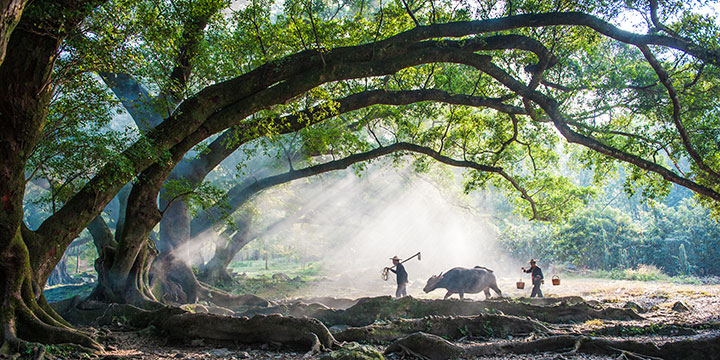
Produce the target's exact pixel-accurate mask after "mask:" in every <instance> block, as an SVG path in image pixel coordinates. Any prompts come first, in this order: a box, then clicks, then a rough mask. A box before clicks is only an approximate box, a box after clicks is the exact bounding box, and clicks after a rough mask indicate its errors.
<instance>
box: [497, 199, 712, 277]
mask: <svg viewBox="0 0 720 360" xmlns="http://www.w3.org/2000/svg"><path fill="white" fill-rule="evenodd" d="M630 204H632V206H630V207H629V208H627V209H623V208H617V207H607V208H605V207H603V208H599V207H598V206H597V205H595V206H591V207H589V208H587V209H585V210H582V211H579V212H578V213H577V214H575V215H573V216H572V217H570V218H569V219H568V220H567V222H565V223H561V224H557V225H541V224H532V225H512V226H509V227H507V228H506V229H505V230H504V231H503V232H502V233H501V235H500V240H501V242H502V243H503V245H504V246H505V247H506V248H507V249H508V250H509V251H510V252H511V253H513V254H514V255H515V256H516V257H518V258H522V259H525V258H528V257H536V258H538V257H539V258H541V259H543V260H544V261H546V262H555V263H565V264H571V265H573V266H574V267H575V268H581V269H582V268H586V269H591V270H594V271H595V274H596V275H597V276H601V277H611V278H618V279H628V280H653V279H667V275H664V274H662V273H665V274H670V275H684V276H688V275H690V276H693V275H694V276H710V275H715V276H717V275H720V267H718V264H717V261H716V259H717V256H720V253H718V245H720V224H718V223H717V222H716V221H714V220H709V219H710V212H709V210H708V209H706V208H703V207H702V206H701V205H699V204H697V202H695V201H693V200H692V199H690V198H685V199H682V200H680V201H679V202H678V203H677V204H676V205H675V206H668V205H665V204H660V203H653V204H652V207H644V206H643V205H642V204H640V203H639V202H638V201H637V200H635V202H634V203H633V202H630ZM682 281H690V282H693V281H695V280H693V279H692V278H691V277H690V278H688V279H686V280H682Z"/></svg>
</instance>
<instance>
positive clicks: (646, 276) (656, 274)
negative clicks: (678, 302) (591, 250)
mask: <svg viewBox="0 0 720 360" xmlns="http://www.w3.org/2000/svg"><path fill="white" fill-rule="evenodd" d="M573 275H576V276H570V277H573V278H574V277H578V278H579V277H591V278H599V279H613V280H633V281H667V282H672V283H678V284H691V285H702V284H707V283H712V282H713V281H710V280H712V279H704V278H699V277H697V276H692V275H677V276H670V275H667V274H665V273H663V272H662V270H660V269H658V268H657V267H656V266H654V265H640V266H638V267H636V268H634V269H623V270H612V271H607V270H592V271H589V272H588V273H586V274H573ZM578 275H579V276H578Z"/></svg>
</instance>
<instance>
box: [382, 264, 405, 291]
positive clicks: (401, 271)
mask: <svg viewBox="0 0 720 360" xmlns="http://www.w3.org/2000/svg"><path fill="white" fill-rule="evenodd" d="M390 260H392V262H393V266H394V267H395V269H392V268H389V267H386V268H385V269H386V270H390V271H392V272H393V273H395V275H397V290H396V291H395V297H397V298H400V297H403V296H407V289H406V287H407V283H408V273H407V271H405V266H403V264H402V263H400V258H399V257H397V255H395V256H393V257H391V258H390Z"/></svg>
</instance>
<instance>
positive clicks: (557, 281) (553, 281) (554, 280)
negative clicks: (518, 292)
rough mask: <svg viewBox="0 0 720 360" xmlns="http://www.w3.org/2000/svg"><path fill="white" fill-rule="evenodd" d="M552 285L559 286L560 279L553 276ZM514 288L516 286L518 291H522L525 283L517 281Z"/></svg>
mask: <svg viewBox="0 0 720 360" xmlns="http://www.w3.org/2000/svg"><path fill="white" fill-rule="evenodd" d="M552 284H553V285H554V286H558V285H560V277H559V276H557V275H553V277H552ZM515 286H517V288H518V289H524V288H525V282H524V281H522V280H518V282H516V283H515Z"/></svg>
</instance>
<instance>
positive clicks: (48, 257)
mask: <svg viewBox="0 0 720 360" xmlns="http://www.w3.org/2000/svg"><path fill="white" fill-rule="evenodd" d="M24 3H25V2H16V1H11V2H10V3H8V2H7V1H5V2H2V4H0V17H1V18H0V48H2V50H0V55H2V54H3V53H4V50H5V47H4V45H5V44H4V43H3V42H5V41H8V40H7V39H8V38H7V35H8V34H10V32H11V30H12V29H11V28H12V27H14V25H15V23H17V17H14V18H13V19H10V18H9V17H7V16H8V14H10V17H12V16H13V15H12V14H11V13H9V12H7V11H8V10H11V12H15V15H17V16H19V12H21V11H22V8H21V5H24ZM88 5H89V6H88V7H83V8H82V10H79V9H76V8H74V6H77V4H73V3H61V4H57V3H55V4H51V3H50V2H46V1H36V2H34V3H32V5H31V6H33V7H37V9H34V10H35V11H34V14H35V15H38V14H41V15H42V16H47V17H48V19H52V20H53V21H54V22H55V23H49V22H47V21H38V19H34V18H33V17H32V16H27V17H23V18H22V21H21V23H22V24H23V25H22V26H20V27H18V28H17V29H16V30H15V31H14V32H12V36H10V38H9V41H8V42H7V48H8V49H12V51H8V52H7V53H6V55H5V57H4V62H2V66H0V154H2V156H0V308H1V309H2V310H0V331H1V332H2V337H3V351H6V350H14V349H9V348H13V347H17V346H19V345H21V344H23V341H22V340H30V341H39V342H43V343H75V344H80V345H83V346H86V347H91V348H96V349H99V348H100V346H99V345H98V344H97V343H96V342H95V341H93V340H92V339H90V338H89V337H88V336H86V335H84V334H82V333H80V332H78V331H75V330H73V329H71V327H70V326H69V325H68V324H67V322H65V321H64V320H62V318H60V316H58V315H57V314H56V313H55V312H54V311H53V310H52V309H51V308H50V307H49V306H48V305H47V301H46V300H45V297H44V296H43V294H42V285H44V284H45V283H46V281H47V279H48V277H49V276H50V273H51V272H52V270H53V269H54V268H55V265H56V264H57V262H58V261H59V260H60V258H61V257H62V256H63V253H64V250H65V248H62V249H59V248H57V247H56V244H55V242H54V241H53V240H54V239H50V238H43V237H41V236H39V235H37V234H35V233H33V232H32V231H30V230H29V229H27V228H26V227H25V225H24V223H23V222H22V217H23V204H22V202H23V197H24V192H25V163H26V162H27V160H28V158H29V156H30V154H31V152H32V150H33V149H34V147H35V145H36V144H37V142H38V141H39V140H40V136H41V132H42V128H43V124H44V123H45V117H46V114H47V109H48V104H49V101H50V97H51V95H52V94H51V89H52V86H49V85H50V81H51V73H52V68H53V64H54V62H55V59H56V56H57V49H58V47H59V46H60V44H61V42H62V41H63V39H64V37H65V34H64V32H63V31H62V30H57V29H70V28H73V27H74V25H75V24H76V23H77V22H79V21H80V20H81V19H82V18H84V16H85V14H86V12H87V11H89V10H91V9H92V6H93V4H88ZM18 6H20V7H18ZM46 8H47V9H46ZM46 10H47V11H46ZM48 11H49V12H48ZM66 11H71V12H72V13H71V14H66V13H65V12H66ZM56 12H57V13H56ZM63 14H64V15H68V16H61V15H63ZM8 19H10V21H9V22H7V21H6V20H8ZM37 23H42V26H43V29H41V30H38V31H33V29H36V26H39V25H38V24H37ZM1 57H2V56H0V58H1ZM19 339H22V340H19Z"/></svg>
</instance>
